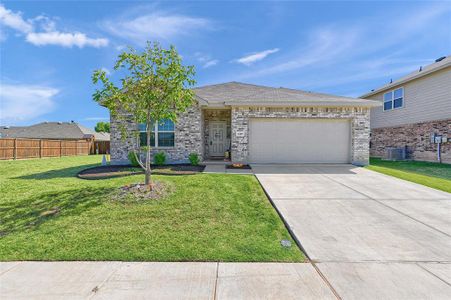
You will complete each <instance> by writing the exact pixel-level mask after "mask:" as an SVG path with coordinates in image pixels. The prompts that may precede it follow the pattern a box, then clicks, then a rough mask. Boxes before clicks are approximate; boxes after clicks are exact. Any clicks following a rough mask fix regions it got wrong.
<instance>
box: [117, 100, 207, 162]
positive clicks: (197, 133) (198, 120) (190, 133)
mask: <svg viewBox="0 0 451 300" xmlns="http://www.w3.org/2000/svg"><path fill="white" fill-rule="evenodd" d="M119 122H121V121H120V120H117V119H113V118H111V120H110V124H111V135H110V136H111V142H110V143H111V162H112V163H113V164H127V163H128V162H129V161H128V157H127V156H128V153H129V152H130V151H131V150H132V149H133V148H134V147H135V145H136V138H134V137H133V136H132V135H131V134H129V135H128V137H126V138H125V139H122V137H121V132H120V129H119ZM137 128H138V126H137V124H135V123H133V122H131V121H127V122H126V130H127V132H133V131H135V130H137ZM202 142H203V140H202V114H201V110H200V108H199V107H198V106H193V107H191V108H189V109H188V110H187V111H186V112H184V113H182V114H180V116H179V117H178V119H177V122H176V124H175V141H174V144H175V145H174V147H173V148H167V147H164V148H153V149H152V155H153V154H155V153H157V152H160V151H163V152H165V153H166V159H167V162H168V163H177V162H188V155H189V154H190V153H192V152H195V153H198V154H199V155H200V156H201V157H202V156H203V147H202Z"/></svg>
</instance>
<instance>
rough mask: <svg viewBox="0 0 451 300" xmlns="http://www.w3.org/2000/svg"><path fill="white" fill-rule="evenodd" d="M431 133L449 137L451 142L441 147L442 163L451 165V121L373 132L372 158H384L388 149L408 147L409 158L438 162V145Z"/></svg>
mask: <svg viewBox="0 0 451 300" xmlns="http://www.w3.org/2000/svg"><path fill="white" fill-rule="evenodd" d="M431 133H437V134H440V135H447V137H448V139H450V141H449V142H447V143H443V144H442V145H441V156H442V162H446V163H451V119H448V120H440V121H433V122H424V123H416V124H408V125H403V126H396V127H384V128H374V129H372V130H371V149H370V153H371V156H375V157H383V156H384V155H385V148H386V147H404V146H407V155H408V158H411V159H414V160H424V161H437V144H434V143H431Z"/></svg>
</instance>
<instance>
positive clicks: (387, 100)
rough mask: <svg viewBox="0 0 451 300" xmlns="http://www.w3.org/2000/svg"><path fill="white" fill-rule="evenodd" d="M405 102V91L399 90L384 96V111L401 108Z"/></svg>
mask: <svg viewBox="0 0 451 300" xmlns="http://www.w3.org/2000/svg"><path fill="white" fill-rule="evenodd" d="M403 102H404V89H403V88H399V89H396V90H393V91H390V92H388V93H385V94H384V111H386V110H392V109H395V108H400V107H402V106H403Z"/></svg>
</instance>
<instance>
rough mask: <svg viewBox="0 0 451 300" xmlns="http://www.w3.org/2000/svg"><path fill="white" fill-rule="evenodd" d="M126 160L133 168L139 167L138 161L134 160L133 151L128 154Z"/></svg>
mask: <svg viewBox="0 0 451 300" xmlns="http://www.w3.org/2000/svg"><path fill="white" fill-rule="evenodd" d="M128 160H129V161H130V164H131V165H132V166H134V167H139V163H138V160H137V159H136V156H135V154H134V153H133V151H130V152H128Z"/></svg>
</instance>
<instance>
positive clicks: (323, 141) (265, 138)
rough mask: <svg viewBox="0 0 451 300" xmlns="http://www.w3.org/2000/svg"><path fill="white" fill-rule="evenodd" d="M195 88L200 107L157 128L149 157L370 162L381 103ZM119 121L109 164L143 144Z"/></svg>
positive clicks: (240, 86)
mask: <svg viewBox="0 0 451 300" xmlns="http://www.w3.org/2000/svg"><path fill="white" fill-rule="evenodd" d="M193 90H194V92H195V94H196V98H197V103H196V105H194V106H193V107H191V108H190V109H189V110H187V111H186V112H185V113H182V114H181V115H180V116H179V118H178V120H177V123H176V124H173V123H172V122H170V121H166V122H165V121H163V122H160V124H155V127H154V130H153V133H154V134H153V137H152V141H151V146H153V148H152V149H153V150H152V153H153V154H155V153H156V152H159V151H164V152H165V153H166V155H167V158H168V162H186V161H188V155H189V154H190V153H193V152H194V153H198V154H199V155H200V156H201V157H202V159H203V160H209V159H224V158H225V153H226V152H228V153H231V160H232V161H233V162H245V163H354V164H358V165H366V164H368V160H369V134H370V124H369V123H370V115H369V112H370V108H371V107H374V106H377V105H380V103H379V102H377V101H370V100H364V99H355V98H348V97H340V96H333V95H326V94H318V93H312V92H304V91H300V90H293V89H287V88H272V87H265V86H257V85H252V84H245V83H238V82H230V83H224V84H216V85H210V86H205V87H199V88H194V89H193ZM118 122H120V121H119V120H117V119H114V118H112V119H111V161H112V162H113V163H127V161H128V160H127V155H128V153H129V152H130V151H131V150H132V149H133V148H134V147H137V146H138V143H139V144H141V143H145V139H141V141H140V140H139V139H137V138H135V137H134V136H136V135H134V134H128V135H127V136H126V137H122V136H121V130H119V123H118ZM126 127H127V130H128V132H129V133H131V132H132V131H137V130H140V128H141V126H139V124H133V123H132V122H127V124H126ZM143 137H144V135H143ZM141 146H142V144H141Z"/></svg>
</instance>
